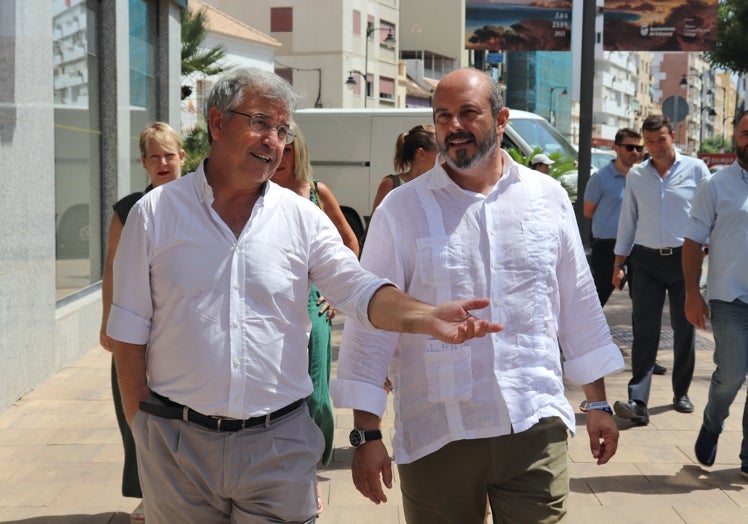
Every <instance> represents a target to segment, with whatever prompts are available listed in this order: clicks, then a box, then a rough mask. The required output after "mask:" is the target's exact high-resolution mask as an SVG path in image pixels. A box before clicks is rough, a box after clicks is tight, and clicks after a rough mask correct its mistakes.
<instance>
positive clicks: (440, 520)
mask: <svg viewBox="0 0 748 524" xmlns="http://www.w3.org/2000/svg"><path fill="white" fill-rule="evenodd" d="M567 437H568V433H567V430H566V426H565V425H564V424H563V422H562V421H561V419H560V418H558V417H553V418H546V419H542V420H541V421H540V422H538V423H537V424H536V425H535V426H533V427H531V428H530V429H528V430H527V431H523V432H521V433H515V434H511V435H504V436H500V437H493V438H487V439H474V440H459V441H455V442H451V443H449V444H447V445H446V446H444V447H443V448H441V449H439V450H438V451H435V452H434V453H431V454H430V455H427V456H425V457H423V458H421V459H419V460H416V461H415V462H412V463H410V464H400V465H398V472H399V474H400V486H401V489H402V494H403V507H404V513H405V521H406V522H407V523H408V524H482V523H483V522H484V519H485V514H486V497H488V500H489V503H490V505H491V512H492V514H493V521H494V523H507V524H509V523H511V524H525V523H526V524H539V523H544V524H545V523H553V522H562V521H563V519H564V517H565V516H566V499H567V497H568V494H569V477H568V464H567V449H566V448H567V446H566V441H567Z"/></svg>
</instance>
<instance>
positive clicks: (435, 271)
mask: <svg viewBox="0 0 748 524" xmlns="http://www.w3.org/2000/svg"><path fill="white" fill-rule="evenodd" d="M416 250H417V253H418V254H417V257H416V264H415V271H416V274H415V277H416V278H417V279H418V280H419V281H420V282H421V284H423V285H425V286H429V287H434V288H436V289H439V288H441V287H446V288H447V289H449V290H451V292H452V294H455V293H456V292H457V290H459V289H460V288H461V283H462V282H463V281H465V280H469V266H470V263H469V260H468V251H467V250H466V249H465V248H464V246H463V241H462V238H461V237H459V236H458V235H452V236H441V237H426V238H419V239H416Z"/></svg>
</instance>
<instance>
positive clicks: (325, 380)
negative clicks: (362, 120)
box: [272, 124, 359, 511]
mask: <svg viewBox="0 0 748 524" xmlns="http://www.w3.org/2000/svg"><path fill="white" fill-rule="evenodd" d="M292 129H293V132H294V134H295V135H296V138H295V139H294V141H293V142H292V143H290V144H288V145H286V147H285V149H284V150H283V159H282V160H281V163H280V165H279V166H278V168H277V169H276V170H275V173H274V174H273V178H272V181H273V182H275V183H276V184H278V185H280V186H283V187H285V188H287V189H290V190H291V191H294V192H295V193H297V194H299V195H300V196H302V197H303V198H308V199H310V200H311V201H312V202H314V203H315V204H316V205H317V206H319V207H320V209H322V211H324V212H325V214H326V215H327V216H328V217H329V218H330V220H332V222H333V224H335V227H336V228H337V229H338V232H339V233H340V236H341V238H342V241H343V243H344V244H345V245H346V246H347V247H349V248H350V250H351V251H353V253H354V254H355V255H356V256H358V251H359V246H358V239H357V238H356V234H355V233H354V232H353V229H351V226H349V225H348V222H347V221H346V219H345V215H343V211H342V210H341V209H340V205H339V204H338V201H337V200H336V199H335V195H333V194H332V191H330V188H328V187H327V186H326V185H325V184H323V183H322V182H319V181H318V180H315V179H314V177H313V176H312V165H311V162H310V158H309V149H308V147H307V144H306V139H305V138H304V134H303V133H302V132H301V129H299V127H298V126H297V125H296V124H293V125H292ZM309 316H310V318H311V321H312V327H311V331H310V333H309V346H308V349H309V376H310V377H311V378H312V383H313V384H314V392H313V393H312V395H311V396H310V397H309V398H308V400H307V404H308V406H309V414H310V415H311V416H312V419H314V422H315V423H316V424H317V426H319V428H320V430H322V434H323V435H324V436H325V449H324V452H323V454H322V460H321V462H322V464H324V465H327V464H329V463H330V459H331V458H332V440H333V433H334V430H335V422H334V419H333V412H332V401H331V400H330V391H329V381H330V368H331V366H332V323H331V321H332V319H333V317H334V316H335V309H334V308H332V307H330V305H329V304H327V302H325V298H324V297H323V296H322V294H321V293H320V292H319V290H318V289H317V287H316V286H315V285H314V284H312V285H311V286H310V289H309ZM317 499H318V500H317V504H318V510H319V511H321V510H322V500H321V494H320V490H319V487H318V489H317Z"/></svg>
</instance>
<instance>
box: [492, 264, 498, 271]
mask: <svg viewBox="0 0 748 524" xmlns="http://www.w3.org/2000/svg"><path fill="white" fill-rule="evenodd" d="M491 267H492V268H494V269H495V270H496V271H498V270H499V264H497V263H494V264H493V265H492V266H491Z"/></svg>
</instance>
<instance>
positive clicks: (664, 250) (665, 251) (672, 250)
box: [634, 244, 681, 257]
mask: <svg viewBox="0 0 748 524" xmlns="http://www.w3.org/2000/svg"><path fill="white" fill-rule="evenodd" d="M634 247H636V248H637V249H641V250H643V251H646V252H647V253H656V254H658V255H660V256H663V257H669V256H670V255H677V254H678V253H680V251H681V247H657V248H654V247H647V246H642V245H641V244H636V245H635V246H634Z"/></svg>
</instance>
